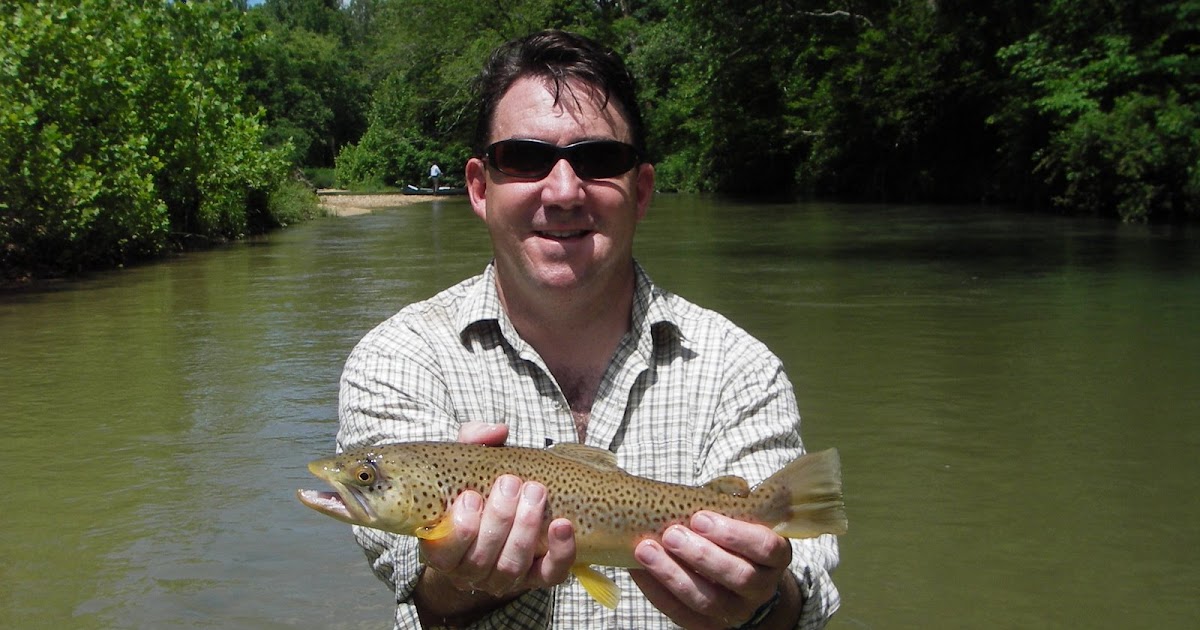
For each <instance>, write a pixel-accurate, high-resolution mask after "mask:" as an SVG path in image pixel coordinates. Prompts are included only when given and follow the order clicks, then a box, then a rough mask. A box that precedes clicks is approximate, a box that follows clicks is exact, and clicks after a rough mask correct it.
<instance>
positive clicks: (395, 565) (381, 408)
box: [337, 318, 551, 629]
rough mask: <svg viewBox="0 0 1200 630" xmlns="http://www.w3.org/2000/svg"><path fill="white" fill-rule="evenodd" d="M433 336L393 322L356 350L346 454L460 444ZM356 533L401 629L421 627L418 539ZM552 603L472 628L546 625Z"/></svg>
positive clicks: (546, 600) (345, 411)
mask: <svg viewBox="0 0 1200 630" xmlns="http://www.w3.org/2000/svg"><path fill="white" fill-rule="evenodd" d="M427 337H428V334H421V333H419V332H418V331H415V330H411V329H409V328H407V327H406V326H404V325H402V324H401V323H400V321H399V318H393V319H392V320H389V321H388V322H385V323H384V324H381V325H380V326H379V327H377V328H376V329H375V330H373V331H371V332H370V333H368V334H367V336H366V337H364V338H363V340H362V341H360V342H359V343H358V345H357V346H355V348H354V350H353V351H352V352H351V353H350V357H349V358H347V359H346V365H345V368H344V369H343V371H342V378H341V385H340V388H339V393H338V419H339V427H338V435H337V447H338V450H339V451H344V450H348V449H352V448H356V447H360V446H368V445H377V444H387V443H395V442H410V441H422V440H431V441H453V440H455V439H456V438H457V436H458V426H459V424H460V422H459V420H458V418H457V414H456V413H455V410H454V407H453V404H452V401H451V396H450V391H449V388H448V387H447V384H446V383H445V381H444V379H443V377H442V370H441V368H440V367H439V365H438V362H437V354H436V353H435V352H434V351H433V349H432V348H431V347H430V346H429V344H428V343H427V342H426V338H427ZM353 532H354V538H355V541H357V542H358V544H359V546H360V547H362V549H363V552H364V553H365V554H366V556H367V561H368V563H369V564H370V565H371V570H372V571H373V572H374V573H375V575H376V576H377V577H378V578H379V579H380V580H382V581H383V582H384V583H385V584H387V585H388V586H389V588H391V589H392V590H393V591H394V592H395V594H396V618H395V622H396V625H395V627H396V628H405V629H407V628H413V629H417V628H421V622H420V620H419V618H418V616H417V609H416V605H415V604H414V603H413V590H414V589H415V588H416V586H417V581H418V580H419V579H420V577H421V572H422V571H423V570H424V565H423V564H422V562H421V558H420V552H419V547H418V540H417V538H415V537H413V536H400V535H396V534H391V533H388V532H383V531H380V530H376V529H371V528H367V527H359V526H357V525H356V526H354V527H353ZM550 602H551V595H550V592H549V591H531V592H529V593H525V594H523V595H521V596H520V597H518V598H517V599H515V600H513V601H511V602H509V603H508V604H506V605H505V606H503V607H501V608H499V609H497V610H496V611H494V612H493V613H492V614H490V615H488V616H487V617H485V618H483V619H481V620H479V621H478V622H477V623H476V624H473V625H472V628H479V629H490V628H496V629H500V628H512V627H545V626H546V625H547V623H548V619H549V615H550V608H551V603H550ZM514 624H515V625H514Z"/></svg>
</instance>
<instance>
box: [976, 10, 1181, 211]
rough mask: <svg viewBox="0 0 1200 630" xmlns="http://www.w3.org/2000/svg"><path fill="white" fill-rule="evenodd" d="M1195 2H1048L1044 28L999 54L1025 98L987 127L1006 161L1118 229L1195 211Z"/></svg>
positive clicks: (1056, 197)
mask: <svg viewBox="0 0 1200 630" xmlns="http://www.w3.org/2000/svg"><path fill="white" fill-rule="evenodd" d="M1197 18H1200V2H1195V1H1184V2H1168V3H1163V4H1154V5H1143V4H1142V3H1137V2H1133V1H1126V2H1098V1H1090V0H1054V1H1052V2H1050V3H1049V6H1048V7H1047V8H1046V14H1045V16H1044V19H1043V20H1042V22H1041V24H1040V26H1039V28H1037V29H1036V30H1034V32H1032V33H1030V34H1029V35H1028V36H1027V37H1025V38H1023V39H1021V40H1019V41H1017V42H1015V43H1013V44H1012V45H1010V46H1008V47H1005V48H1004V49H1002V50H1001V51H1000V52H999V56H1000V58H1001V59H1002V60H1003V61H1004V62H1005V63H1006V64H1007V65H1008V67H1009V68H1010V70H1011V72H1012V76H1013V78H1014V80H1015V81H1014V84H1015V87H1017V88H1018V89H1019V90H1020V94H1021V95H1022V96H1023V98H1014V99H1010V100H1008V101H1006V102H1005V103H1004V106H1003V107H1002V108H1001V109H1000V111H999V112H998V114H997V115H996V116H995V117H993V119H992V121H993V123H996V124H1001V125H1006V126H1008V127H1009V128H1010V129H1016V130H1020V129H1032V130H1034V132H1035V133H1037V134H1038V136H1037V137H1035V138H1034V139H1033V141H1032V142H1028V141H1026V140H1027V137H1022V136H1019V135H1017V134H1015V133H1012V132H1011V131H1010V133H1009V135H1008V137H1007V138H1006V145H1007V146H1006V148H1007V152H1008V155H1009V156H1012V157H1015V158H1016V159H1015V160H1014V161H1016V162H1017V164H1018V165H1019V166H1020V167H1024V166H1025V165H1032V169H1031V174H1033V175H1036V176H1040V177H1041V178H1042V182H1040V183H1041V185H1042V186H1043V187H1044V189H1045V190H1046V191H1047V194H1048V195H1049V196H1050V197H1051V199H1052V201H1053V202H1054V203H1055V204H1056V205H1057V206H1058V207H1060V208H1062V209H1064V210H1066V211H1070V212H1084V213H1094V214H1103V215H1116V216H1119V217H1120V218H1121V219H1123V220H1125V221H1146V220H1165V219H1178V218H1181V217H1184V216H1187V215H1191V216H1196V215H1197V213H1200V210H1198V209H1197V208H1198V205H1197V177H1198V174H1197V169H1198V165H1200V131H1198V127H1197V125H1196V123H1197V122H1198V121H1200V102H1198V100H1197V96H1198V88H1197V85H1198V83H1200V58H1198V57H1197V55H1196V53H1197V50H1198V47H1197V44H1196V43H1195V42H1196V41H1198V39H1197V35H1200V33H1198V32H1197V31H1198V30H1200V28H1198V27H1197Z"/></svg>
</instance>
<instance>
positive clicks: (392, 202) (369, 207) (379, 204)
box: [317, 188, 438, 217]
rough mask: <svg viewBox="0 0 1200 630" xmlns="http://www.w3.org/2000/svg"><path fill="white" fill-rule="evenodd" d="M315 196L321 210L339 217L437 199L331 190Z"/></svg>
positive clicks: (420, 196) (427, 196) (421, 196)
mask: <svg viewBox="0 0 1200 630" xmlns="http://www.w3.org/2000/svg"><path fill="white" fill-rule="evenodd" d="M317 196H318V197H319V198H320V200H321V207H322V208H325V210H326V211H327V212H329V214H332V215H334V216H339V217H351V216H355V215H359V214H367V213H369V212H372V211H374V210H377V209H379V208H397V207H400V206H409V205H412V204H414V203H421V202H424V201H433V200H434V199H437V198H438V197H436V196H434V195H405V194H402V193H378V194H370V195H356V194H353V193H349V192H347V191H344V190H337V189H333V188H324V189H321V190H318V191H317Z"/></svg>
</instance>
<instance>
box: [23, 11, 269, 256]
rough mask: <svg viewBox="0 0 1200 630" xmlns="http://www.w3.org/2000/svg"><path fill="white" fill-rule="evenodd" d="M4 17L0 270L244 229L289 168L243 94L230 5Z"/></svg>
mask: <svg viewBox="0 0 1200 630" xmlns="http://www.w3.org/2000/svg"><path fill="white" fill-rule="evenodd" d="M0 19H2V20H3V22H4V23H3V24H2V25H0V29H3V32H4V33H5V38H4V48H3V49H2V50H0V112H3V114H0V147H3V148H2V149H0V160H3V163H4V164H3V170H2V171H0V243H3V251H2V252H0V256H2V258H0V266H2V267H3V268H4V269H5V270H6V273H8V274H11V273H14V271H13V270H20V269H24V270H30V269H32V270H43V271H45V272H56V271H71V270H77V269H81V268H85V267H92V266H105V265H111V264H121V263H124V262H126V261H129V260H134V259H138V258H143V257H146V256H152V255H155V254H158V253H160V252H162V251H164V250H165V249H167V248H169V247H170V246H172V244H174V243H178V242H179V241H180V240H182V239H185V238H196V239H200V240H204V241H211V240H219V239H225V238H230V237H235V236H238V235H240V234H242V233H244V232H245V231H246V229H247V227H248V225H249V222H248V221H249V217H250V216H251V215H252V214H253V212H255V208H254V204H255V200H256V199H265V198H266V195H267V192H268V191H269V190H270V189H271V188H272V187H273V186H275V185H277V184H278V183H279V181H281V174H282V173H283V172H285V171H284V162H283V159H282V156H281V154H280V153H279V152H267V151H264V150H263V149H262V128H261V126H260V124H259V123H258V121H257V116H256V114H255V113H253V112H250V111H247V110H246V109H245V108H244V107H243V106H242V100H241V94H242V92H241V89H242V88H241V84H240V82H239V79H238V63H239V52H240V44H239V38H240V35H241V33H240V30H239V14H238V13H236V12H235V11H233V10H232V9H231V8H230V7H228V6H224V5H220V4H210V3H163V4H155V3H147V4H138V5H133V6H130V5H129V3H125V2H119V1H117V0H83V1H80V2H75V1H72V2H65V1H63V2H57V1H43V2H38V3H32V2H26V3H22V4H19V5H17V6H16V7H13V8H11V9H8V10H6V11H5V12H4V14H3V16H2V17H0ZM259 205H260V206H261V205H262V204H261V203H260V204H259Z"/></svg>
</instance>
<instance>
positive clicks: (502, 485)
mask: <svg viewBox="0 0 1200 630" xmlns="http://www.w3.org/2000/svg"><path fill="white" fill-rule="evenodd" d="M496 486H497V488H499V490H500V494H502V495H504V496H505V497H508V498H509V499H515V498H516V497H517V492H518V491H520V489H521V482H520V481H518V480H517V478H516V477H511V476H508V475H505V476H503V477H501V478H500V480H499V481H497V482H496Z"/></svg>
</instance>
